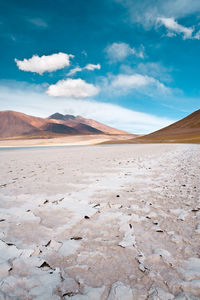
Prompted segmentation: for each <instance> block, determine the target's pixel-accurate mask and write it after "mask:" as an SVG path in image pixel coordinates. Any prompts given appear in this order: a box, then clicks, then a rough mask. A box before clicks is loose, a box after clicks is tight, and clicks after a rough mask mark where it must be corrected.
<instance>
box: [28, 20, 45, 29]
mask: <svg viewBox="0 0 200 300" xmlns="http://www.w3.org/2000/svg"><path fill="white" fill-rule="evenodd" d="M29 22H30V23H32V24H33V25H35V26H37V27H40V28H47V27H48V24H47V23H46V22H45V21H44V20H43V19H41V18H31V19H29Z"/></svg>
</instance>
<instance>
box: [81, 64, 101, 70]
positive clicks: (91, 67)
mask: <svg viewBox="0 0 200 300" xmlns="http://www.w3.org/2000/svg"><path fill="white" fill-rule="evenodd" d="M83 69H86V70H88V71H94V70H100V69H101V66H100V64H97V65H93V64H87V65H86V66H85V67H84V68H83Z"/></svg>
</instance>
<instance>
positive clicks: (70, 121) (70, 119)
mask: <svg viewBox="0 0 200 300" xmlns="http://www.w3.org/2000/svg"><path fill="white" fill-rule="evenodd" d="M48 119H54V120H61V121H64V122H65V124H66V125H68V126H73V127H74V126H76V125H75V124H82V125H84V124H85V125H86V126H89V127H90V128H91V127H92V128H95V129H96V130H98V131H101V132H103V133H105V134H128V133H127V132H125V131H123V130H118V129H115V128H113V127H110V126H107V125H104V124H102V123H99V122H97V121H95V120H92V119H86V118H83V117H81V116H76V117H75V116H73V115H62V114H60V113H55V114H53V115H51V116H49V117H48ZM89 127H85V128H88V129H89Z"/></svg>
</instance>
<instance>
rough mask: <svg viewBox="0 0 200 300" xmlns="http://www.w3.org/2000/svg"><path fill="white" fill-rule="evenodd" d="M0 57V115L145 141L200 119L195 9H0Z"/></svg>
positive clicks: (183, 2) (154, 5)
mask: <svg viewBox="0 0 200 300" xmlns="http://www.w3.org/2000/svg"><path fill="white" fill-rule="evenodd" d="M0 47H1V51H0V54H1V55H0V66H1V68H0V110H15V111H19V112H23V113H27V114H30V115H35V116H40V117H48V116H49V115H50V114H53V113H55V112H60V113H64V114H74V115H81V116H83V117H87V118H92V119H95V120H97V121H99V122H102V123H105V124H107V125H110V126H113V127H116V128H118V129H123V130H126V131H129V132H132V133H148V132H152V131H155V130H157V129H160V128H162V127H165V126H167V125H169V124H171V123H173V122H174V121H177V120H179V119H181V118H183V117H185V116H187V115H188V114H190V113H192V112H193V111H195V110H197V109H199V104H200V84H199V80H200V55H199V54H200V1H199V0H166V1H163V0H156V1H155V0H143V1H141V0H84V1H83V0H73V1H71V0H57V1H54V0H48V1H47V0H43V1H41V0H34V1H33V0H29V1H25V0H7V1H3V0H0Z"/></svg>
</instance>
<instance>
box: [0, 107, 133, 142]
mask: <svg viewBox="0 0 200 300" xmlns="http://www.w3.org/2000/svg"><path fill="white" fill-rule="evenodd" d="M87 134H90V135H91V134H127V133H125V132H123V131H120V130H117V129H114V128H112V127H109V126H106V125H104V124H101V123H98V122H96V121H93V120H89V119H85V118H82V117H80V116H79V117H75V116H73V115H62V114H59V113H55V114H53V115H51V116H50V117H48V118H39V117H34V116H30V115H26V114H24V113H20V112H15V111H0V138H13V137H20V138H52V137H56V136H58V135H60V136H61V135H62V136H64V135H87Z"/></svg>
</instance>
